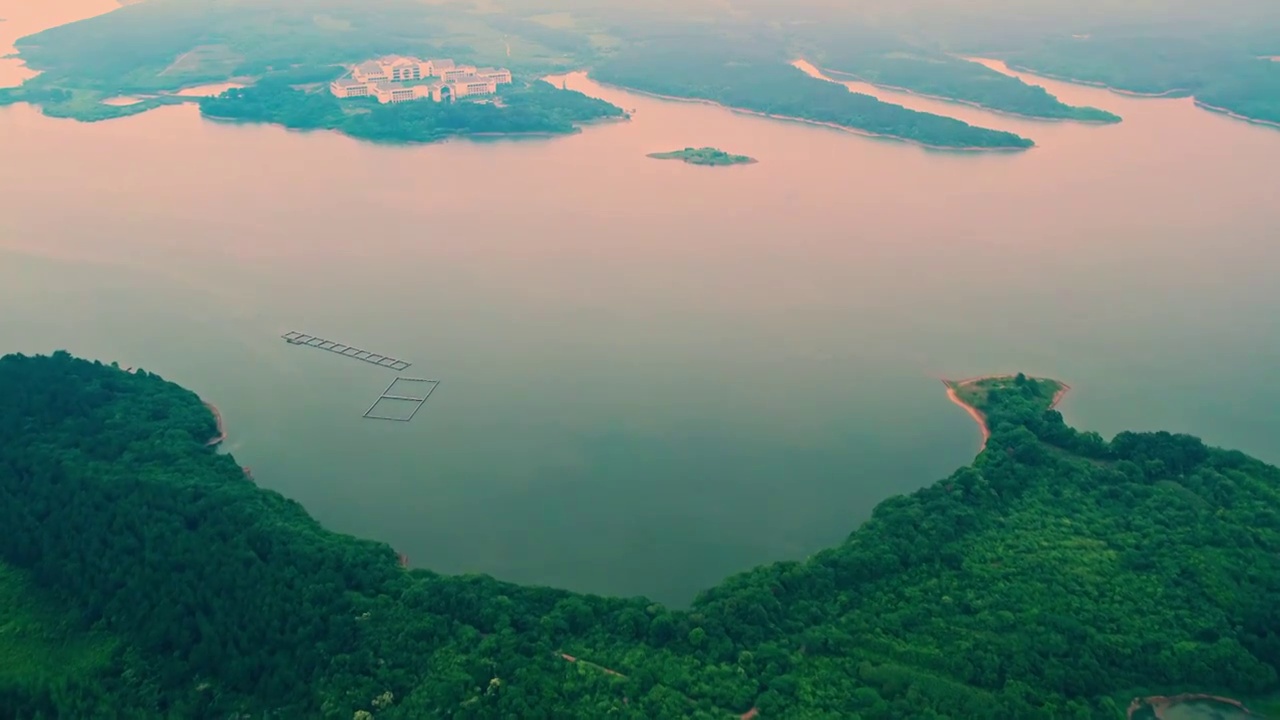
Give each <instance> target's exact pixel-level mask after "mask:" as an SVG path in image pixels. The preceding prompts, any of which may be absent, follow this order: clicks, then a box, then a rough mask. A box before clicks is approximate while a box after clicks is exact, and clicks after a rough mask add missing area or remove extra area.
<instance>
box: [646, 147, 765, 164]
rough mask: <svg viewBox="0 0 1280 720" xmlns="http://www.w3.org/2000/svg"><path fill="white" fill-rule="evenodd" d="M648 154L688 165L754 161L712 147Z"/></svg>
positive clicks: (753, 160)
mask: <svg viewBox="0 0 1280 720" xmlns="http://www.w3.org/2000/svg"><path fill="white" fill-rule="evenodd" d="M648 156H649V157H651V158H657V159H658V160H683V161H685V162H687V163H689V164H690V165H746V164H749V163H753V162H755V161H756V160H755V158H750V157H747V156H746V155H730V154H729V153H727V152H725V151H723V150H717V149H716V148H712V147H703V148H691V147H687V148H685V149H683V150H673V151H671V152H660V153H649V155H648Z"/></svg>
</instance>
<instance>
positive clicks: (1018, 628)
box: [0, 353, 1280, 720]
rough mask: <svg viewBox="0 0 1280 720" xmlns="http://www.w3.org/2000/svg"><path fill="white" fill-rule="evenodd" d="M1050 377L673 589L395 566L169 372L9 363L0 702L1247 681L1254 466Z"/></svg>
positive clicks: (561, 714) (1253, 659)
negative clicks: (1080, 425) (760, 558)
mask: <svg viewBox="0 0 1280 720" xmlns="http://www.w3.org/2000/svg"><path fill="white" fill-rule="evenodd" d="M1053 387H1054V386H1053V385H1052V384H1050V383H1044V382H1036V381H1034V380H1032V381H1019V382H1008V383H1003V384H998V385H991V386H990V387H987V388H984V390H985V391H986V392H987V395H986V396H985V397H983V396H982V394H981V393H979V395H978V398H977V400H978V401H979V403H980V404H981V406H982V410H983V411H984V412H985V413H986V415H987V417H988V419H989V421H990V424H991V426H992V430H993V433H992V437H991V439H990V441H989V443H988V446H987V449H986V450H985V451H984V452H983V453H982V454H981V455H980V456H979V457H978V458H977V460H976V461H975V462H974V463H973V465H972V466H970V467H966V468H962V469H960V470H958V471H957V472H956V473H954V474H953V475H952V476H951V477H949V478H947V479H945V480H942V481H940V482H938V483H936V484H935V485H933V486H931V487H929V488H926V489H923V490H921V491H919V492H917V493H914V494H912V495H910V496H905V497H899V498H895V499H892V500H889V501H887V502H885V503H883V504H882V505H881V506H880V507H879V508H877V509H876V511H875V513H874V514H873V517H872V518H871V520H869V521H868V522H867V523H866V524H865V525H863V526H862V527H861V528H859V529H858V530H857V531H855V532H854V533H852V534H851V535H850V537H849V539H848V540H847V541H846V542H845V543H843V544H841V545H840V546H838V547H835V548H831V549H829V550H826V551H823V552H821V553H818V554H817V555H815V556H814V557H812V558H810V559H809V560H807V561H804V562H791V563H779V564H775V565H771V566H765V567H760V568H756V569H754V570H751V571H748V572H745V573H743V574H741V575H738V576H736V577H733V578H730V579H729V580H727V581H725V582H724V583H723V584H721V585H720V586H718V587H716V588H713V589H711V590H709V591H707V592H706V593H704V594H703V595H702V596H701V597H699V598H698V599H697V601H696V602H695V603H694V604H693V606H692V608H690V609H689V610H687V611H674V610H670V609H667V608H663V607H661V606H658V605H655V604H652V603H650V602H648V601H646V600H644V599H617V598H602V597H597V596H590V595H579V594H574V593H569V592H564V591H559V590H553V589H548V588H537V587H521V586H516V585H511V584H507V583H502V582H499V581H496V580H494V579H491V578H488V577H480V576H476V577H445V576H440V575H437V574H434V573H431V572H428V571H423V570H416V571H412V572H407V571H404V570H402V569H400V568H399V566H398V565H397V562H396V558H395V554H394V553H393V552H392V550H391V549H390V548H388V547H386V546H385V545H382V544H379V543H373V542H368V541H363V540H359V539H356V538H352V537H348V536H344V535H338V534H335V533H332V532H329V531H327V530H325V529H324V528H322V527H320V526H319V525H318V524H316V523H315V522H314V521H313V520H311V519H310V518H309V517H308V516H307V515H306V513H305V512H304V511H303V510H302V508H301V507H300V506H299V505H298V504H297V503H294V502H292V501H289V500H287V499H285V498H283V497H281V496H280V495H278V494H276V493H274V492H270V491H267V490H263V489H261V488H258V487H257V486H256V485H255V484H254V483H253V481H252V480H250V479H248V478H246V477H245V475H244V473H243V472H242V471H241V469H240V468H239V467H238V466H237V464H236V462H235V461H234V460H233V459H232V458H230V457H229V456H226V455H221V454H218V453H216V452H215V451H213V450H212V449H210V448H208V447H206V446H205V441H206V440H207V439H208V438H209V437H210V436H211V435H213V434H214V432H215V427H214V421H213V419H212V418H211V417H210V416H209V414H208V412H207V411H206V410H205V409H204V407H203V406H202V404H201V403H200V401H199V399H198V398H197V397H196V396H195V395H194V394H192V393H191V392H189V391H187V390H184V389H182V388H180V387H178V386H176V385H173V384H170V383H167V382H165V381H163V380H161V379H160V378H158V377H156V376H154V375H150V374H146V373H139V374H136V375H135V374H127V373H124V372H121V371H119V370H117V369H115V368H112V367H109V366H104V365H100V364H93V363H89V362H86V361H82V360H77V359H74V358H72V357H70V356H69V355H66V354H65V353H58V354H55V355H54V356H52V357H35V358H31V357H23V356H8V357H6V358H4V359H2V360H0V397H4V398H5V402H4V403H2V404H0V527H3V528H4V529H5V532H3V533H0V560H2V561H3V563H4V564H5V565H6V566H7V568H6V569H5V570H4V572H0V605H2V606H3V607H0V611H2V612H3V613H4V617H6V618H8V617H19V616H22V617H30V618H34V619H32V620H30V621H29V622H26V623H25V625H24V627H27V628H35V629H34V630H29V631H28V633H27V634H26V635H25V636H24V637H23V638H21V643H25V644H23V645H13V644H11V643H12V642H14V640H13V638H11V637H8V636H7V635H5V634H0V649H5V648H11V647H25V648H27V650H26V653H27V655H28V656H30V655H32V651H31V650H30V648H31V647H32V643H35V644H36V646H37V647H38V646H39V645H40V644H41V643H44V644H45V645H47V646H48V648H49V651H50V653H52V652H53V650H54V648H55V647H56V648H59V649H60V650H59V651H60V652H64V653H66V655H65V657H67V658H70V659H69V660H67V661H66V662H59V663H58V664H57V666H58V667H59V668H62V670H61V671H60V672H48V671H46V669H47V668H48V667H49V664H48V663H45V664H44V665H40V664H36V665H32V666H31V668H32V669H30V670H23V669H21V668H20V667H19V666H16V665H14V664H13V663H10V664H9V665H0V717H24V718H31V717H77V718H81V717H83V718H94V717H104V718H105V717H140V718H141V717H174V718H204V717H208V718H227V717H234V716H239V717H253V718H258V717H268V718H342V719H343V720H347V719H348V718H355V717H359V718H366V719H367V718H369V717H373V718H386V719H395V718H431V717H450V718H490V717H493V718H506V717H520V718H574V717H580V718H602V717H618V718H626V717H634V718H668V717H671V718H682V717H703V718H729V717H732V716H734V715H737V714H740V713H743V712H745V711H747V710H749V709H750V708H752V707H755V708H757V709H758V710H759V716H760V717H762V718H792V717H796V718H811V717H822V718H828V717H830V718H842V719H845V718H853V719H855V720H857V719H858V718H861V719H862V720H872V719H876V720H879V719H885V720H889V719H891V718H892V719H895V720H896V719H898V718H908V717H911V718H917V717H918V718H954V719H955V720H961V719H965V720H968V719H970V718H993V719H994V718H999V719H1001V720H1007V719H1008V718H1072V719H1074V718H1099V719H1101V718H1106V719H1107V720H1113V719H1114V718H1118V717H1121V716H1122V715H1123V713H1122V708H1123V707H1124V706H1125V705H1126V704H1127V703H1128V700H1129V698H1130V697H1132V696H1134V695H1135V694H1145V693H1156V692H1162V693H1163V692H1175V691H1216V692H1220V693H1224V694H1229V695H1235V696H1244V697H1259V696H1263V695H1266V694H1268V693H1271V692H1274V691H1275V690H1276V689H1277V685H1278V681H1277V674H1276V671H1277V667H1280V471H1278V470H1277V469H1276V468H1273V467H1270V466H1267V465H1264V464H1262V463H1260V462H1258V461H1256V460H1252V459H1250V458H1248V457H1246V456H1244V455H1242V454H1240V453H1234V452H1228V451H1223V450H1217V449H1213V448H1208V447H1206V446H1204V445H1203V444H1202V443H1201V442H1200V441H1199V440H1196V439H1195V438H1191V437H1187V436H1179V435H1169V434H1165V433H1147V434H1137V433H1123V434H1121V435H1120V436H1118V437H1117V438H1115V439H1114V440H1113V441H1111V442H1109V443H1108V442H1104V441H1103V440H1102V439H1101V438H1099V437H1098V436H1097V435H1094V434H1087V433H1077V432H1076V431H1074V430H1072V429H1070V428H1068V427H1066V426H1065V425H1064V424H1063V423H1062V419H1061V416H1060V415H1058V413H1056V412H1054V411H1046V410H1045V408H1046V407H1047V406H1048V404H1049V400H1050V396H1051V394H1052V389H1053ZM655 562H660V559H659V558H655ZM15 578H16V579H15ZM6 588H16V590H13V591H9V590H6ZM36 595H38V596H39V597H40V598H45V599H47V600H48V603H53V604H54V605H56V607H58V608H62V609H64V610H66V612H65V613H64V612H63V611H62V610H55V609H48V610H47V613H48V614H46V615H40V616H38V617H37V616H33V615H31V610H30V608H31V607H33V605H32V600H31V598H32V597H35V596H36ZM42 602H43V601H42ZM48 603H46V604H48ZM54 605H49V608H53V607H54ZM41 607H43V606H41ZM22 613H25V614H24V615H20V614H22ZM10 627H11V625H5V624H4V623H3V622H0V629H3V631H4V632H5V633H8V632H9V628H10ZM566 656H567V657H566ZM49 657H63V656H54V655H50V656H49ZM568 658H573V659H574V661H570V660H569V659H568ZM15 667H19V669H18V670H15V669H14V668H15ZM42 668H45V669H42ZM40 708H43V710H40ZM39 713H43V714H39ZM237 713H238V714H239V715H237Z"/></svg>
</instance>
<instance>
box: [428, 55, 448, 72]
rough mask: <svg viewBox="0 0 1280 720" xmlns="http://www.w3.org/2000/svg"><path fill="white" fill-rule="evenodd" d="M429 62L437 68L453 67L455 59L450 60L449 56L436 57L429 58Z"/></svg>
mask: <svg viewBox="0 0 1280 720" xmlns="http://www.w3.org/2000/svg"><path fill="white" fill-rule="evenodd" d="M427 62H429V63H431V67H433V68H435V69H437V70H452V69H453V61H452V60H450V59H449V58H435V59H433V60H428V61H427Z"/></svg>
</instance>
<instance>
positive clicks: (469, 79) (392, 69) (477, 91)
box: [329, 55, 511, 103]
mask: <svg viewBox="0 0 1280 720" xmlns="http://www.w3.org/2000/svg"><path fill="white" fill-rule="evenodd" d="M429 78H437V79H436V80H434V81H429V82H423V81H424V80H428V79H429ZM509 82H511V71H510V70H507V69H506V68H477V67H475V66H474V65H458V64H456V63H454V62H453V61H452V60H450V59H448V58H439V59H432V60H420V59H418V58H414V57H402V56H399V55H393V56H389V57H384V58H381V59H378V60H367V61H365V62H362V63H360V64H359V65H356V66H355V67H353V68H351V71H350V72H349V73H347V74H346V75H344V76H342V77H341V78H339V79H337V80H334V81H333V82H332V83H330V84H329V91H330V92H332V93H333V94H334V95H336V96H337V97H340V98H354V97H373V98H376V99H377V100H378V102H380V103H398V102H405V101H408V100H420V99H425V98H431V99H432V100H435V101H436V102H443V101H444V100H453V99H455V98H460V97H468V96H471V95H492V94H493V93H496V92H497V91H498V86H499V85H505V84H507V83H509Z"/></svg>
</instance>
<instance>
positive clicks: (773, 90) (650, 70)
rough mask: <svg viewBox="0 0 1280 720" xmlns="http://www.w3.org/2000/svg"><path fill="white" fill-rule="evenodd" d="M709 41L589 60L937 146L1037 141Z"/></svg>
mask: <svg viewBox="0 0 1280 720" xmlns="http://www.w3.org/2000/svg"><path fill="white" fill-rule="evenodd" d="M749 52H750V51H748V50H742V49H728V48H718V47H715V46H714V45H710V46H709V44H707V43H699V44H693V43H688V42H673V43H670V44H665V43H654V44H647V45H643V46H639V47H637V48H635V49H628V50H624V51H620V52H618V53H617V54H616V55H614V56H613V57H612V58H610V59H609V60H607V61H604V62H602V63H599V64H597V65H596V66H595V67H593V68H592V71H591V75H592V77H594V78H595V79H597V80H600V81H602V82H607V83H612V84H615V85H622V86H624V87H629V88H635V89H637V90H642V91H645V92H650V93H655V94H658V95H672V96H676V97H683V98H696V99H702V100H711V101H713V102H717V103H720V104H722V105H726V106H728V107H733V108H741V109H743V110H750V111H753V112H759V113H765V114H768V115H777V116H782V117H788V118H798V119H802V120H809V121H813V122H819V123H829V124H832V125H838V126H841V127H846V128H851V129H855V130H860V131H863V132H868V133H873V134H876V135H884V136H887V137H894V138H900V139H903V140H910V141H913V142H918V143H921V144H924V145H930V146H934V147H941V148H976V149H1022V148H1028V147H1031V146H1032V145H1033V144H1034V143H1033V142H1032V141H1031V140H1028V139H1026V138H1023V137H1019V136H1018V135H1015V134H1013V133H1010V132H1004V131H1001V130H989V129H987V128H980V127H974V126H972V125H969V124H968V123H964V122H961V121H959V120H956V119H954V118H948V117H943V116H941V115H932V114H929V113H923V112H917V111H915V110H908V109H907V108H904V107H902V106H901V105H893V104H890V103H886V102H881V101H880V100H877V99H875V98H873V97H871V96H870V95H863V94H860V93H853V92H849V90H848V89H846V88H845V87H843V86H841V85H838V84H836V83H831V82H827V81H825V80H821V79H818V78H812V77H810V76H808V75H807V74H805V73H804V72H803V71H802V70H800V69H798V68H795V67H792V66H791V65H789V64H787V63H786V62H785V58H783V57H779V56H776V55H772V54H763V53H762V54H758V55H755V56H754V57H752V56H750V55H748V53H749Z"/></svg>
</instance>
